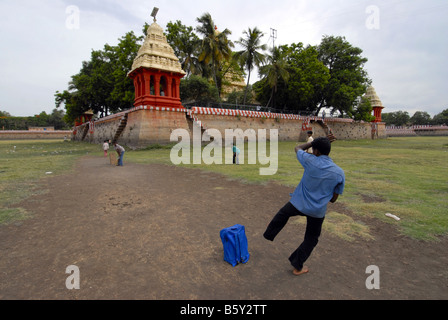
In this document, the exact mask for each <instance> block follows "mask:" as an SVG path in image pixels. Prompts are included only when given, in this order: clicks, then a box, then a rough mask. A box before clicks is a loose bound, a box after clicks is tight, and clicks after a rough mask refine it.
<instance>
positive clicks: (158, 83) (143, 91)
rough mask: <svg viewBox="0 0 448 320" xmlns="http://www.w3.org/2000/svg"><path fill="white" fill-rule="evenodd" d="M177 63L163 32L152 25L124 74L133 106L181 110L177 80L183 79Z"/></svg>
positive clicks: (179, 65)
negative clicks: (131, 85) (131, 88)
mask: <svg viewBox="0 0 448 320" xmlns="http://www.w3.org/2000/svg"><path fill="white" fill-rule="evenodd" d="M185 74H186V73H185V71H183V70H182V67H181V64H180V62H179V59H178V58H177V57H176V55H175V54H174V50H173V48H171V46H170V45H169V44H168V42H167V40H166V36H165V35H164V33H163V29H162V28H161V27H160V26H159V25H158V24H157V23H156V19H155V18H154V22H153V23H152V24H151V25H150V26H149V27H148V30H147V35H146V38H145V41H144V42H143V45H142V46H141V48H140V49H139V51H138V53H137V57H136V58H135V59H134V63H133V65H132V69H131V71H130V72H129V74H128V77H130V78H131V79H132V80H133V81H134V88H135V101H134V106H136V107H138V106H143V105H147V106H153V107H172V108H182V109H183V106H182V104H181V102H180V89H179V86H180V79H182V77H184V76H185Z"/></svg>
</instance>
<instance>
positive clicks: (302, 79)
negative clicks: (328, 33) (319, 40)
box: [282, 43, 330, 113]
mask: <svg viewBox="0 0 448 320" xmlns="http://www.w3.org/2000/svg"><path fill="white" fill-rule="evenodd" d="M282 49H283V50H284V51H285V55H286V61H287V64H288V71H289V74H290V77H289V81H288V85H287V87H286V88H287V93H288V100H287V105H288V108H289V109H291V110H299V111H306V112H308V113H311V112H315V110H316V108H317V105H318V104H319V102H320V100H321V97H322V95H323V92H324V90H325V87H326V85H327V84H328V81H329V79H330V74H329V71H328V68H327V67H326V66H325V65H324V64H323V63H322V62H321V61H319V59H318V52H317V49H316V47H314V46H307V47H303V44H302V43H299V44H294V43H293V44H292V45H290V46H282Z"/></svg>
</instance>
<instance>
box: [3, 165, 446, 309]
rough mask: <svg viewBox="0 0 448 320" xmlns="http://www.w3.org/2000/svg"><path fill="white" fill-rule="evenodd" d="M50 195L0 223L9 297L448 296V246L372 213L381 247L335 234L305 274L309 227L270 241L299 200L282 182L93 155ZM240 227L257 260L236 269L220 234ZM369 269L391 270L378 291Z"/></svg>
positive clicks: (326, 237)
mask: <svg viewBox="0 0 448 320" xmlns="http://www.w3.org/2000/svg"><path fill="white" fill-rule="evenodd" d="M39 187H40V188H43V189H46V190H48V192H47V193H45V194H43V195H42V194H41V195H36V196H33V197H31V198H29V199H27V200H26V201H25V202H24V203H21V204H20V206H21V207H24V208H25V209H27V210H28V212H30V213H31V214H32V216H31V217H30V218H29V219H27V220H25V221H21V222H16V223H11V224H8V225H2V226H0V252H1V260H0V299H173V300H177V299H267V300H271V299H284V300H290V299H447V298H448V271H447V268H446V266H447V265H448V258H447V254H446V248H447V244H448V241H447V239H446V238H445V239H442V240H441V241H440V242H437V243H427V242H422V241H417V240H413V239H410V238H408V237H406V236H403V235H400V233H399V232H398V231H397V230H396V229H395V226H393V225H391V224H387V223H384V222H380V221H378V220H373V219H371V220H366V219H367V218H362V217H354V218H355V219H356V220H357V221H363V222H364V223H366V224H367V225H369V227H370V228H371V234H372V235H373V236H374V237H375V240H369V241H368V240H362V239H358V240H355V241H353V242H347V241H345V240H342V239H340V238H337V237H336V236H333V235H332V234H330V233H328V232H323V234H322V236H321V238H320V242H319V244H318V246H317V247H316V249H315V250H314V252H313V254H312V255H311V257H310V258H309V260H308V261H307V265H308V266H309V268H310V272H309V273H308V274H305V275H302V276H299V277H297V276H294V275H293V274H292V272H291V271H292V267H291V265H290V264H289V261H288V257H289V255H290V253H291V252H292V251H294V250H295V248H296V247H297V246H298V245H299V244H300V242H301V240H302V238H303V234H304V227H305V226H304V224H291V223H290V224H288V225H287V226H286V227H285V228H284V229H283V230H282V232H281V233H280V234H279V235H278V237H277V238H276V239H275V241H274V242H270V241H267V240H265V239H264V238H263V236H262V234H263V232H264V230H265V228H266V226H267V224H268V223H269V221H270V219H271V218H272V217H273V215H274V214H275V213H276V212H277V211H278V209H279V208H281V207H282V206H283V205H284V204H285V203H286V202H287V201H288V200H289V193H290V192H292V190H291V188H288V187H285V186H279V185H278V184H274V183H268V184H266V185H254V184H244V183H242V182H240V181H237V180H234V179H230V178H228V177H224V176H222V175H219V174H215V173H209V172H204V171H200V170H198V169H190V168H180V167H175V166H167V165H153V164H152V165H142V164H133V163H125V166H124V167H114V166H110V165H109V164H108V162H107V160H106V159H104V158H100V157H84V158H82V159H80V160H79V161H78V162H77V165H76V168H75V172H71V173H69V174H65V175H60V176H54V177H51V178H49V179H44V180H42V181H41V182H40V185H39ZM330 205H334V206H340V207H338V208H337V209H338V212H342V210H344V208H343V207H341V206H342V205H341V204H338V203H336V204H330ZM237 223H238V224H242V225H244V226H245V228H246V235H247V238H248V244H249V252H250V259H249V261H248V263H246V264H240V265H237V266H236V267H232V266H231V265H230V264H228V263H227V262H225V261H224V260H223V248H222V243H221V239H220V237H219V232H220V230H221V229H223V228H225V227H229V226H232V225H234V224H237ZM69 265H76V266H77V267H78V268H79V271H80V280H81V281H80V289H79V290H68V289H67V288H66V286H65V282H66V279H67V277H69V274H66V273H65V272H66V268H67V266H69ZM369 265H376V266H378V267H379V270H380V289H378V290H377V289H372V290H368V289H367V288H366V279H367V277H368V276H369V275H370V274H366V268H367V266H369Z"/></svg>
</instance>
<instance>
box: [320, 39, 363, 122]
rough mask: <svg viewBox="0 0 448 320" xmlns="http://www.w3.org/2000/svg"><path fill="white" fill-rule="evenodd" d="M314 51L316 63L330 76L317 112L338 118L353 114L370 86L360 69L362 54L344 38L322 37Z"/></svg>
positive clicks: (361, 68)
mask: <svg viewBox="0 0 448 320" xmlns="http://www.w3.org/2000/svg"><path fill="white" fill-rule="evenodd" d="M317 51H318V53H319V60H320V61H322V62H323V63H324V65H325V66H326V67H327V68H328V70H329V73H330V79H329V81H328V84H327V85H326V87H325V90H324V92H323V95H322V99H321V102H320V105H319V107H318V110H317V112H318V111H319V109H320V108H323V107H327V108H332V112H336V111H338V112H339V113H340V114H341V116H343V115H344V114H352V113H353V108H354V107H355V106H356V104H357V101H358V99H359V97H361V96H362V95H363V94H364V93H365V92H366V89H367V87H368V85H369V84H370V82H371V81H370V80H369V78H368V75H367V72H366V71H365V70H364V68H363V67H364V64H365V63H366V62H367V58H363V57H362V56H361V54H362V50H361V49H360V48H357V47H353V46H352V45H351V44H350V43H349V42H348V41H347V40H346V39H345V37H334V36H324V37H323V39H322V41H321V43H320V45H319V46H318V48H317Z"/></svg>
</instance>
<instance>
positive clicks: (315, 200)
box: [263, 134, 345, 275]
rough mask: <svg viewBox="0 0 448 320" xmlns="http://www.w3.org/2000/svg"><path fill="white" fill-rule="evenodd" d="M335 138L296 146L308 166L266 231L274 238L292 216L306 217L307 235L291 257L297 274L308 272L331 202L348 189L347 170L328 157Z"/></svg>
mask: <svg viewBox="0 0 448 320" xmlns="http://www.w3.org/2000/svg"><path fill="white" fill-rule="evenodd" d="M334 140H335V138H334V136H333V135H332V134H330V135H328V137H319V138H317V139H315V140H314V141H313V142H311V143H305V144H302V145H300V146H297V147H296V148H295V152H296V155H297V159H298V160H299V162H300V164H301V165H302V166H303V168H304V169H305V171H304V173H303V177H302V180H301V181H300V183H299V185H298V186H297V188H296V189H295V190H294V193H292V196H291V200H290V201H289V202H288V203H287V204H286V205H285V206H284V207H283V208H281V209H280V211H279V212H278V213H277V214H276V215H275V216H274V218H273V219H272V221H271V222H270V224H269V225H268V227H267V229H266V231H265V232H264V234H263V236H264V237H265V238H266V239H268V240H270V241H273V240H274V238H275V237H276V236H277V234H278V233H279V232H280V231H281V230H282V229H283V227H284V226H285V225H286V223H287V222H288V219H289V218H290V217H292V216H298V215H300V216H305V217H306V220H307V223H306V231H305V238H304V240H303V242H302V244H301V245H300V246H299V247H298V248H297V250H295V251H294V252H293V253H292V254H291V256H290V257H289V261H290V262H291V264H292V265H293V267H294V268H295V269H294V270H293V274H294V275H301V274H304V273H307V272H308V267H307V266H304V265H303V264H304V262H305V261H306V260H307V259H308V257H309V256H310V255H311V252H312V251H313V249H314V247H315V246H316V245H317V242H318V240H319V237H320V233H321V230H322V223H323V222H324V219H325V213H326V211H327V204H328V202H335V201H336V200H337V199H338V196H339V195H340V194H342V192H343V191H344V186H345V174H344V171H343V170H342V169H341V168H339V167H338V166H337V165H336V164H335V163H334V162H333V160H332V159H331V158H330V157H329V156H328V155H329V154H330V151H331V142H333V141H334ZM310 147H312V148H313V154H309V153H306V152H305V150H306V149H308V148H310Z"/></svg>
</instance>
